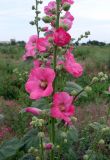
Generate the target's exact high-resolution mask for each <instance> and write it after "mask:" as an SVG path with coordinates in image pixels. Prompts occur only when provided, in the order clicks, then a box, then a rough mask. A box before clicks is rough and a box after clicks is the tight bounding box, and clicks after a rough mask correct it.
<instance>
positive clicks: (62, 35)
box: [53, 27, 71, 46]
mask: <svg viewBox="0 0 110 160" xmlns="http://www.w3.org/2000/svg"><path fill="white" fill-rule="evenodd" d="M53 39H54V43H55V44H56V45H58V46H65V45H67V44H68V43H69V42H70V40H71V36H70V35H69V33H67V32H66V31H65V30H64V29H63V28H61V27H60V28H58V29H57V30H56V31H55V32H54V35H53Z"/></svg>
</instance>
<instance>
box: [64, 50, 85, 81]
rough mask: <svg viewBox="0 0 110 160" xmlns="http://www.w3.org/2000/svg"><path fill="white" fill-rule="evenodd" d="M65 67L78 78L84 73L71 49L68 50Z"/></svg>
mask: <svg viewBox="0 0 110 160" xmlns="http://www.w3.org/2000/svg"><path fill="white" fill-rule="evenodd" d="M64 68H65V69H66V71H67V72H69V73H70V74H72V75H73V76H74V77H76V78H78V77H80V76H81V75H82V74H83V68H82V66H81V65H80V64H79V63H77V62H76V60H75V58H74V56H73V54H72V53H71V52H70V50H68V51H67V53H66V54H65V63H64Z"/></svg>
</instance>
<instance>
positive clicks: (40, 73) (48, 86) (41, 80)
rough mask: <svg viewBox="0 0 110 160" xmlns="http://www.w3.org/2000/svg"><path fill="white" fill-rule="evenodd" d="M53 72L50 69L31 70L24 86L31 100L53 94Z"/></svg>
mask: <svg viewBox="0 0 110 160" xmlns="http://www.w3.org/2000/svg"><path fill="white" fill-rule="evenodd" d="M54 78H55V72H54V70H53V69H50V68H41V67H39V68H33V69H32V70H31V73H30V75H29V79H28V81H27V83H26V85H25V88H26V91H27V92H28V93H30V98H31V99H39V98H41V97H47V96H50V95H51V94H52V92H53V87H52V82H53V81H54Z"/></svg>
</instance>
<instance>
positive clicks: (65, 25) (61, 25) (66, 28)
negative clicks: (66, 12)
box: [60, 23, 68, 31]
mask: <svg viewBox="0 0 110 160" xmlns="http://www.w3.org/2000/svg"><path fill="white" fill-rule="evenodd" d="M60 27H62V28H63V29H65V30H66V31H67V30H68V25H67V24H64V23H61V24H60Z"/></svg>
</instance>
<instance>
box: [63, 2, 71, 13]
mask: <svg viewBox="0 0 110 160" xmlns="http://www.w3.org/2000/svg"><path fill="white" fill-rule="evenodd" d="M69 9H70V4H68V3H65V4H64V5H63V10H64V11H68V10H69Z"/></svg>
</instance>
